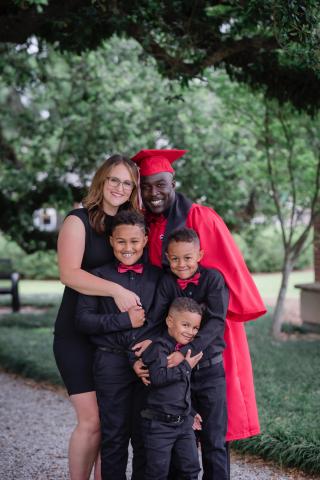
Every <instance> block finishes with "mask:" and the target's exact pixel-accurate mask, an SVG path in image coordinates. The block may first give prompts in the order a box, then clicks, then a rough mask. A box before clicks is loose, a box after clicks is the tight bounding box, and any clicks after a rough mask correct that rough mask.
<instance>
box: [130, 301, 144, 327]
mask: <svg viewBox="0 0 320 480" xmlns="http://www.w3.org/2000/svg"><path fill="white" fill-rule="evenodd" d="M128 314H129V317H130V320H131V324H132V328H138V327H142V325H143V324H144V321H145V313H144V310H143V308H142V307H139V306H138V305H134V306H133V307H130V308H129V310H128Z"/></svg>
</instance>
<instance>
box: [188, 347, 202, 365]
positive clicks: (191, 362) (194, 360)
mask: <svg viewBox="0 0 320 480" xmlns="http://www.w3.org/2000/svg"><path fill="white" fill-rule="evenodd" d="M202 355H203V353H202V352H199V353H197V355H194V356H193V357H191V350H188V351H187V355H186V358H185V360H186V361H187V362H188V363H189V365H190V367H191V368H193V367H195V366H196V365H197V363H198V362H200V360H201V358H202Z"/></svg>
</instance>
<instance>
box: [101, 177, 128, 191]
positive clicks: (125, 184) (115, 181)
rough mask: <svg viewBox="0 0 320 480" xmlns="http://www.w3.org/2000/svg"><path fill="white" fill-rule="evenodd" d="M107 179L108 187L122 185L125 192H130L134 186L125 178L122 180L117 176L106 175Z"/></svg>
mask: <svg viewBox="0 0 320 480" xmlns="http://www.w3.org/2000/svg"><path fill="white" fill-rule="evenodd" d="M107 180H108V184H109V185H110V187H114V188H118V187H120V185H122V187H123V190H124V191H125V192H130V191H131V190H133V189H134V186H135V185H134V183H133V182H130V180H125V181H124V182H122V181H121V180H120V178H117V177H107Z"/></svg>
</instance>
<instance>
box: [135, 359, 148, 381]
mask: <svg viewBox="0 0 320 480" xmlns="http://www.w3.org/2000/svg"><path fill="white" fill-rule="evenodd" d="M133 370H134V371H135V373H136V375H137V376H138V377H139V378H140V379H141V380H142V382H143V383H144V384H145V385H147V386H148V385H150V383H151V382H150V380H149V370H148V368H147V367H146V366H145V364H144V363H143V361H142V360H137V361H136V362H135V363H134V364H133Z"/></svg>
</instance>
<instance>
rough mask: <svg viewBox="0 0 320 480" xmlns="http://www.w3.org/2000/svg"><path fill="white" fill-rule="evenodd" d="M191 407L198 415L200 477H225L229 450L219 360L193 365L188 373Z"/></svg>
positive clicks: (205, 479)
mask: <svg viewBox="0 0 320 480" xmlns="http://www.w3.org/2000/svg"><path fill="white" fill-rule="evenodd" d="M191 395H192V405H193V408H194V409H195V410H196V411H197V412H198V413H199V414H200V415H201V417H202V430H201V431H200V432H199V438H200V442H201V453H202V467H203V477H202V478H203V480H228V479H229V452H228V448H227V443H226V440H225V438H226V433H227V402H226V381H225V373H224V366H223V362H220V363H217V364H215V365H211V366H210V367H206V368H200V369H199V370H196V369H194V370H193V371H192V377H191Z"/></svg>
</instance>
